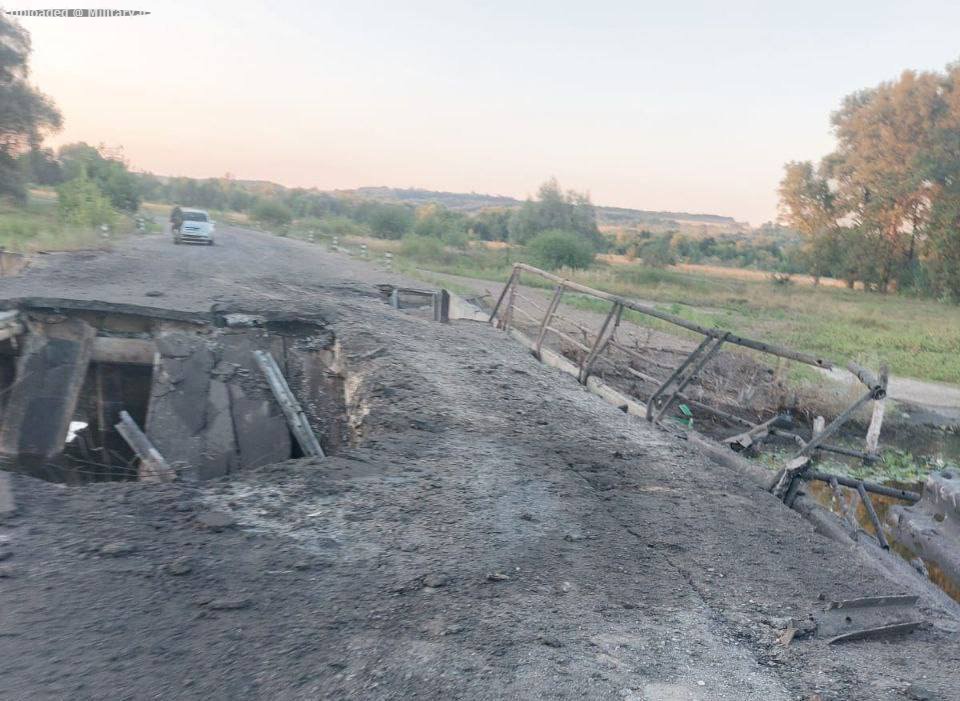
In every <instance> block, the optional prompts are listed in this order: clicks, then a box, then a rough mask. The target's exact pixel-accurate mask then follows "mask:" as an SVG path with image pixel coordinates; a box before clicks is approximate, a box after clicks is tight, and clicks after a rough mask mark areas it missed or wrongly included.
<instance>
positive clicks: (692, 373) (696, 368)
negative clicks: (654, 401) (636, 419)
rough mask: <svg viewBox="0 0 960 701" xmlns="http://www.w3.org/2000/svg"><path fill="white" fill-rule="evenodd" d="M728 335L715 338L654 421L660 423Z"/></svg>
mask: <svg viewBox="0 0 960 701" xmlns="http://www.w3.org/2000/svg"><path fill="white" fill-rule="evenodd" d="M728 335H729V334H724V335H723V336H722V337H721V338H717V339H714V342H713V346H712V347H711V348H710V350H708V351H707V352H706V353H704V354H703V356H702V357H701V358H700V359H699V360H698V361H697V363H696V365H694V366H693V369H691V370H690V372H689V373H688V374H687V376H686V377H684V378H683V379H682V380H681V381H680V382H679V384H677V388H676V389H675V390H673V394H671V395H670V396H669V397H668V398H667V401H666V402H664V403H663V406H662V407H660V411H659V412H658V413H657V416H656V418H655V419H654V420H653V422H654V423H660V419H661V418H663V415H664V414H666V413H667V411H669V410H670V407H671V406H672V405H673V402H674V401H675V400H676V398H677V395H678V394H680V392H682V391H683V389H684V388H685V387H686V386H687V385H688V384H690V382H691V381H692V380H693V378H694V377H696V376H697V375H698V374H699V373H700V371H701V370H703V368H704V366H705V365H706V364H707V363H708V362H710V359H711V358H713V356H715V355H716V354H717V352H718V351H719V350H720V346H722V345H723V342H724V341H725V340H726V338H727V336H728Z"/></svg>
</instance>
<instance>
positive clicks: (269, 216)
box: [250, 200, 293, 227]
mask: <svg viewBox="0 0 960 701" xmlns="http://www.w3.org/2000/svg"><path fill="white" fill-rule="evenodd" d="M250 216H252V217H253V219H254V221H257V222H259V223H261V224H263V225H265V226H274V227H284V226H287V225H288V224H289V223H290V222H292V221H293V212H291V211H290V210H289V209H288V208H287V207H286V205H284V204H283V203H282V202H277V201H276V200H260V201H259V202H257V203H256V204H255V205H254V206H253V209H252V210H251V211H250Z"/></svg>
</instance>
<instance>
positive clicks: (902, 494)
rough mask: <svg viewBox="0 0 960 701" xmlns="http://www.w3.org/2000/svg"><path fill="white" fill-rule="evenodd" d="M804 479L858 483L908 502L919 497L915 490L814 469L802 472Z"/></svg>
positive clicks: (855, 486) (848, 485)
mask: <svg viewBox="0 0 960 701" xmlns="http://www.w3.org/2000/svg"><path fill="white" fill-rule="evenodd" d="M803 478H804V479H810V480H816V481H818V482H827V483H829V482H830V481H832V480H836V481H837V484H842V485H843V486H844V487H852V488H853V489H857V487H858V485H861V484H862V485H863V488H864V489H866V490H867V491H868V492H873V493H874V494H879V495H881V496H885V497H890V498H892V499H903V500H904V501H909V502H914V503H915V502H918V501H920V499H921V495H920V494H917V493H916V492H911V491H909V490H906V489H898V488H896V487H887V486H886V485H883V484H876V483H875V482H864V481H863V480H858V479H854V478H852V477H844V476H843V475H831V474H828V473H826V472H817V471H815V470H808V471H807V472H805V473H804V474H803Z"/></svg>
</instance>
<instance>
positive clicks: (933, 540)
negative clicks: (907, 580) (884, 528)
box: [887, 470, 960, 588]
mask: <svg viewBox="0 0 960 701" xmlns="http://www.w3.org/2000/svg"><path fill="white" fill-rule="evenodd" d="M887 522H888V523H889V524H890V526H891V527H892V532H891V535H892V536H893V539H894V540H896V541H897V542H898V543H900V544H901V545H904V546H906V547H907V548H908V549H909V550H910V551H911V552H913V553H915V554H916V555H918V556H919V557H920V558H922V559H923V560H928V561H931V562H933V563H935V564H936V565H937V566H938V567H939V568H940V570H941V571H942V572H943V575H944V576H945V577H946V578H947V579H948V580H949V582H950V583H951V584H952V586H954V587H957V588H960V474H958V473H957V472H956V471H954V470H944V471H943V472H933V473H931V474H930V475H928V476H927V481H926V482H925V483H924V485H923V496H922V498H921V499H920V501H919V502H917V503H916V504H914V505H912V506H899V505H898V506H893V507H891V508H890V510H889V512H888V513H887Z"/></svg>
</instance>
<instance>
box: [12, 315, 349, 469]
mask: <svg viewBox="0 0 960 701" xmlns="http://www.w3.org/2000/svg"><path fill="white" fill-rule="evenodd" d="M67 302H69V301H68V300H59V303H58V304H56V305H55V304H53V303H52V302H40V303H36V304H32V305H29V306H21V308H20V309H19V316H18V317H17V320H18V324H19V326H18V327H17V329H18V330H17V331H16V333H12V334H11V335H10V336H9V337H8V338H6V339H4V340H0V464H2V466H3V468H5V469H8V470H13V471H20V472H26V473H28V474H31V475H33V476H35V477H39V478H42V479H46V480H50V481H55V482H66V483H79V482H89V481H106V480H136V479H143V478H144V477H145V476H146V475H145V468H144V465H143V461H142V460H141V455H140V453H142V452H143V451H142V449H141V450H136V449H134V448H133V447H132V444H131V443H130V442H129V436H127V437H125V436H124V435H121V432H120V431H118V430H117V428H116V426H117V424H118V423H120V422H121V420H122V417H123V416H124V414H123V412H125V413H126V415H129V419H132V422H133V423H134V424H135V425H136V427H138V428H139V429H141V430H142V432H143V434H144V435H145V436H146V438H147V440H148V441H149V443H150V444H152V446H153V447H154V448H155V449H156V450H157V451H158V452H159V453H160V455H162V456H163V458H164V460H165V461H166V462H167V463H168V464H169V465H170V466H171V467H172V468H173V469H174V471H176V472H178V473H180V476H181V477H182V478H186V479H190V478H195V479H209V478H213V477H221V476H224V475H227V474H230V473H233V472H237V471H240V470H243V469H247V468H254V467H259V466H261V465H267V464H271V463H275V462H280V461H283V460H287V459H289V458H295V457H301V456H303V455H304V454H305V453H304V451H303V450H302V449H301V447H300V444H299V441H298V439H297V437H296V436H295V434H294V433H293V432H292V431H291V428H290V425H289V423H288V419H287V417H286V416H285V414H284V412H283V410H282V409H281V404H280V401H279V400H278V395H277V392H278V390H277V385H278V383H277V382H276V379H275V378H274V380H273V381H272V382H271V381H268V379H267V376H266V375H265V373H264V370H263V368H262V366H261V364H259V363H258V361H257V359H256V354H258V353H265V354H267V355H269V356H270V357H272V359H273V361H274V362H275V363H276V368H277V369H278V370H279V373H280V376H282V382H281V383H280V385H281V386H282V385H283V383H285V384H286V388H287V389H288V390H289V393H290V394H289V395H287V396H288V397H292V398H293V399H294V401H295V403H296V404H297V405H299V407H300V409H301V410H302V412H303V415H304V416H305V417H306V420H307V423H308V424H309V429H310V431H311V432H312V433H313V434H314V435H315V436H316V438H317V439H318V441H319V443H320V445H321V446H322V448H323V452H324V453H326V454H330V453H335V452H336V451H337V449H338V448H339V447H340V446H341V444H343V443H344V442H345V441H347V440H349V435H348V431H349V426H348V422H347V419H346V412H345V401H344V381H343V370H342V365H341V359H340V352H339V346H338V344H337V343H336V339H335V338H334V335H333V333H332V331H331V330H330V329H329V328H328V327H327V325H326V324H325V322H324V321H323V320H322V319H316V318H310V319H303V318H292V317H286V316H284V315H277V314H270V313H260V314H247V313H242V312H236V313H217V314H215V315H213V316H210V315H192V316H191V315H187V314H180V313H175V312H169V313H165V312H164V310H156V309H149V310H145V311H144V313H138V311H140V310H141V309H144V308H132V307H129V306H128V305H111V304H104V303H99V302H97V303H86V304H85V303H82V302H76V303H74V302H69V303H67ZM261 358H263V356H261ZM125 433H126V432H125Z"/></svg>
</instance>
